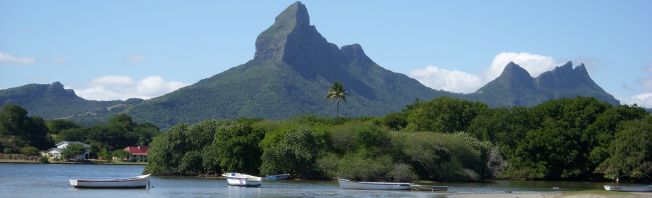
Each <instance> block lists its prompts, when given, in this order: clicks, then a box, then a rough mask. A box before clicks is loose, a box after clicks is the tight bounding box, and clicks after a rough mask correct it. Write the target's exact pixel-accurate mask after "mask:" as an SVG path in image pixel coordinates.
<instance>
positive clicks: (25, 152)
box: [20, 146, 41, 156]
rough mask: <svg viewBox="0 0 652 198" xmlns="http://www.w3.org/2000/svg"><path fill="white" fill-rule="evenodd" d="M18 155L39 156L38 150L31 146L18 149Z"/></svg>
mask: <svg viewBox="0 0 652 198" xmlns="http://www.w3.org/2000/svg"><path fill="white" fill-rule="evenodd" d="M20 153H22V154H23V155H27V156H39V155H40V154H41V153H40V152H39V150H38V149H36V148H34V147H31V146H26V147H23V148H20Z"/></svg>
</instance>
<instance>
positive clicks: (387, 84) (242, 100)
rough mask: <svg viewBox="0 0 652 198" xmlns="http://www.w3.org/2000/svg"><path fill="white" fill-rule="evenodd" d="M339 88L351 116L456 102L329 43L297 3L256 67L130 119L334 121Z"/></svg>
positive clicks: (260, 46)
mask: <svg viewBox="0 0 652 198" xmlns="http://www.w3.org/2000/svg"><path fill="white" fill-rule="evenodd" d="M335 81H340V82H342V83H343V84H344V85H345V88H346V89H347V91H348V94H349V96H348V102H347V103H345V104H343V105H342V109H341V114H342V115H344V116H376V115H383V114H385V113H388V112H392V111H398V110H400V109H401V108H403V107H404V106H405V105H406V104H409V103H411V102H413V101H414V100H415V99H417V98H420V99H429V98H432V97H435V96H441V95H454V94H451V93H448V92H442V91H435V90H432V89H430V88H428V87H425V86H423V85H422V84H420V83H419V82H417V81H416V80H414V79H412V78H409V77H407V76H405V75H403V74H398V73H394V72H391V71H389V70H385V69H383V68H382V67H380V66H379V65H378V64H376V63H374V62H373V61H372V60H371V59H370V58H369V57H367V55H365V53H364V51H363V50H362V48H361V46H360V45H357V44H354V45H347V46H343V47H342V48H338V47H337V46H336V45H335V44H332V43H329V42H328V41H327V40H326V39H325V38H324V37H322V36H321V34H319V32H317V30H316V28H315V26H312V25H310V20H309V16H308V12H307V10H306V7H305V6H304V5H303V4H301V3H299V2H297V3H294V4H292V5H291V6H289V7H288V8H287V9H286V10H285V11H283V12H282V13H281V14H280V15H278V16H277V17H276V20H275V23H274V24H273V25H272V26H271V27H269V28H268V29H267V30H265V31H264V32H262V33H261V34H260V35H259V36H258V38H257V40H256V53H255V56H254V59H253V60H251V61H249V62H247V63H245V64H243V65H240V66H237V67H234V68H231V69H229V70H227V71H224V72H222V73H220V74H217V75H215V76H213V77H210V78H207V79H203V80H201V81H199V82H197V83H195V84H193V85H190V86H188V87H185V88H182V89H179V90H177V91H175V92H172V93H170V94H167V95H164V96H161V97H158V98H154V99H151V100H148V101H146V102H145V103H143V104H141V105H137V106H135V107H134V108H132V109H130V110H129V114H131V115H133V116H134V117H135V118H136V119H138V120H144V121H150V122H154V123H156V124H159V125H162V126H169V125H171V124H175V123H179V122H196V121H200V120H204V119H208V118H235V117H260V118H271V119H280V118H287V117H291V116H295V115H301V114H317V115H334V114H335V103H331V102H329V101H328V100H327V99H326V92H327V90H328V88H329V87H330V86H331V85H332V84H333V82H335Z"/></svg>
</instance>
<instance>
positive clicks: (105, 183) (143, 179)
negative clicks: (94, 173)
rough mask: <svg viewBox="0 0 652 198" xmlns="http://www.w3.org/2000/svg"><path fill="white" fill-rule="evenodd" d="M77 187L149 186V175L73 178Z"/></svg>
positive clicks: (72, 183) (73, 184)
mask: <svg viewBox="0 0 652 198" xmlns="http://www.w3.org/2000/svg"><path fill="white" fill-rule="evenodd" d="M69 183H70V185H71V186H73V187H75V188H147V186H149V175H141V176H138V177H131V178H125V179H71V180H69Z"/></svg>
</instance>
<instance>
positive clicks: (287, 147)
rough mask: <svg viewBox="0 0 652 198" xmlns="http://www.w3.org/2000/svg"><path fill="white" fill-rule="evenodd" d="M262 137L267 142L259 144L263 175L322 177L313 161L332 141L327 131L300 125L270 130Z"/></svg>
mask: <svg viewBox="0 0 652 198" xmlns="http://www.w3.org/2000/svg"><path fill="white" fill-rule="evenodd" d="M271 133H275V134H271ZM265 139H266V140H267V141H264V142H263V143H262V147H263V155H262V157H261V158H262V166H261V173H262V174H281V173H289V174H292V175H293V176H294V177H296V178H321V177H322V175H323V174H322V173H321V171H320V170H319V169H318V167H317V165H316V161H317V157H318V156H319V154H320V153H321V152H324V151H327V150H328V149H327V148H328V146H329V145H330V144H331V141H330V137H329V136H328V134H326V133H325V132H323V131H314V130H310V129H308V128H304V127H300V128H295V129H288V130H280V131H276V132H270V133H268V134H266V137H265ZM288 162H291V163H288Z"/></svg>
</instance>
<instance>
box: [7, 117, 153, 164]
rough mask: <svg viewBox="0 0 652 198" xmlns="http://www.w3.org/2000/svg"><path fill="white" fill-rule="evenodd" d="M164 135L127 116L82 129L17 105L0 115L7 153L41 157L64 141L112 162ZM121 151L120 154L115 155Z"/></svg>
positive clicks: (76, 150)
mask: <svg viewBox="0 0 652 198" xmlns="http://www.w3.org/2000/svg"><path fill="white" fill-rule="evenodd" d="M159 133H160V130H159V128H158V127H156V126H154V125H153V124H150V123H135V122H134V121H133V120H132V118H131V117H130V116H128V115H125V114H117V115H114V116H111V117H110V118H109V120H108V123H106V124H98V125H94V126H82V125H79V124H77V123H74V122H72V121H69V120H65V119H54V120H44V119H42V118H40V117H38V116H28V112H27V111H26V110H25V109H24V108H22V107H20V106H18V105H14V104H8V105H5V106H4V107H3V109H2V112H0V150H2V152H3V153H21V154H24V155H28V156H38V155H39V150H47V149H49V148H52V147H54V144H55V143H58V142H61V141H79V142H83V143H86V144H89V145H91V155H93V157H98V158H102V159H111V156H112V154H114V153H115V154H116V155H118V156H123V157H124V152H120V150H122V149H124V148H125V147H127V146H135V145H143V146H146V145H149V143H150V142H151V141H152V140H153V138H154V137H155V136H157V135H158V134H159ZM67 150H69V151H68V152H64V153H62V154H65V156H68V157H69V156H74V155H75V154H78V153H80V152H82V153H83V148H79V146H74V147H72V148H70V149H67ZM112 151H117V152H112Z"/></svg>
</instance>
